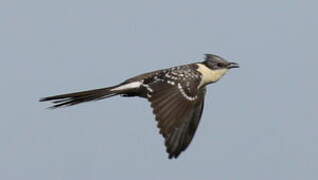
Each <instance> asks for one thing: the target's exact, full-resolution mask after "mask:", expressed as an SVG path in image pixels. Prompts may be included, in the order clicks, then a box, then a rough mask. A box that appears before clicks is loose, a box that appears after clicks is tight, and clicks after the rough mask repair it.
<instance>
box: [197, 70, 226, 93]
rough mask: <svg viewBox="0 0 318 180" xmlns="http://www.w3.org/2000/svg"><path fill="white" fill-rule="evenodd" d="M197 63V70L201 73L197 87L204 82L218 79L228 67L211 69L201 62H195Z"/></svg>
mask: <svg viewBox="0 0 318 180" xmlns="http://www.w3.org/2000/svg"><path fill="white" fill-rule="evenodd" d="M197 65H198V66H199V68H198V69H197V70H198V71H199V72H200V73H201V74H202V78H201V82H200V85H199V88H200V87H202V86H204V85H206V84H209V83H212V82H216V81H218V80H219V79H221V78H222V77H223V76H224V74H225V73H226V72H227V71H228V69H216V70H212V69H210V68H208V67H206V66H205V65H203V64H197Z"/></svg>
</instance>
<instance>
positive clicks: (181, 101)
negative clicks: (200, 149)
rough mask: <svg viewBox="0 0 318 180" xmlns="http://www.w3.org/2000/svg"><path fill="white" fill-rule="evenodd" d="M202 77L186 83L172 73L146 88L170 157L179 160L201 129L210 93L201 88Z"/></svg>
mask: <svg viewBox="0 0 318 180" xmlns="http://www.w3.org/2000/svg"><path fill="white" fill-rule="evenodd" d="M179 75H180V74H178V75H176V76H178V77H180V76H179ZM184 76H185V75H184ZM199 78H200V77H199V76H196V75H192V76H190V75H189V76H188V75H187V77H186V81H184V80H182V81H180V80H179V79H176V78H173V75H171V74H170V75H169V74H168V77H167V75H165V78H162V79H161V78H159V79H157V81H154V82H153V83H150V84H148V85H146V88H147V89H148V94H147V96H148V100H149V101H150V102H151V107H152V108H153V113H154V114H155V116H156V120H157V121H158V127H159V128H160V134H162V135H163V137H164V138H165V145H166V148H167V152H168V153H169V158H177V157H178V156H179V155H180V153H181V152H182V151H184V150H185V149H186V148H187V147H188V145H189V144H190V143H191V140H192V138H193V136H194V134H195V131H196V129H197V127H198V124H199V121H200V118H201V115H202V111H203V105H204V96H205V91H206V90H205V88H202V89H198V85H199V83H200V79H199Z"/></svg>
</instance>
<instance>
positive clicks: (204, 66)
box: [197, 54, 239, 86]
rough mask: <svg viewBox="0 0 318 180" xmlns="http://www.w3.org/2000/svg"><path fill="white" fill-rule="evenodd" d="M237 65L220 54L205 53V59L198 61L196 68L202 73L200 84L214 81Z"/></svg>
mask: <svg viewBox="0 0 318 180" xmlns="http://www.w3.org/2000/svg"><path fill="white" fill-rule="evenodd" d="M238 67H239V65H238V64H237V63H234V62H228V61H227V60H225V59H223V58H221V57H220V56H217V55H213V54H206V57H205V61H203V62H202V63H199V64H198V69H197V70H198V71H199V72H200V73H201V74H202V82H201V84H200V86H204V85H206V84H210V83H214V82H216V81H218V80H220V79H221V78H222V77H223V76H224V75H225V74H226V73H227V71H228V70H229V69H231V68H238Z"/></svg>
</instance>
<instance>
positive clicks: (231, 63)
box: [227, 62, 240, 69]
mask: <svg viewBox="0 0 318 180" xmlns="http://www.w3.org/2000/svg"><path fill="white" fill-rule="evenodd" d="M239 67H240V66H239V64H237V63H235V62H230V63H229V64H228V65H227V68H228V69H232V68H239Z"/></svg>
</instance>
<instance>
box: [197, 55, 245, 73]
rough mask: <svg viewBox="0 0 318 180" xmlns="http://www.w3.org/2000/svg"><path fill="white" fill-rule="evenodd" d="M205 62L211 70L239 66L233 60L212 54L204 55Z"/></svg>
mask: <svg viewBox="0 0 318 180" xmlns="http://www.w3.org/2000/svg"><path fill="white" fill-rule="evenodd" d="M205 56H206V57H205V61H204V62H203V64H205V65H206V66H207V67H208V68H210V69H211V70H221V69H231V68H239V67H240V66H239V65H238V64H237V63H235V62H228V61H227V60H225V59H224V58H221V57H220V56H217V55H213V54H206V55H205Z"/></svg>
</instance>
